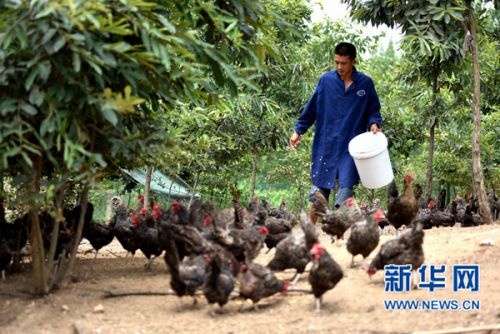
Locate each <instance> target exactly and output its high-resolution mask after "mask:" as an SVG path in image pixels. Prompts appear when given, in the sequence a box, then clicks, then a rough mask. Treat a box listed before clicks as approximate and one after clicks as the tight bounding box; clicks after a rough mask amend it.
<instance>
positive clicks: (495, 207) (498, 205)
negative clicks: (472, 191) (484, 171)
mask: <svg viewBox="0 0 500 334" xmlns="http://www.w3.org/2000/svg"><path fill="white" fill-rule="evenodd" d="M487 195H488V205H489V207H490V214H491V219H493V221H495V220H497V219H498V217H499V214H500V212H499V211H500V202H499V201H498V198H497V197H496V196H495V193H494V192H489V193H488V194H487Z"/></svg>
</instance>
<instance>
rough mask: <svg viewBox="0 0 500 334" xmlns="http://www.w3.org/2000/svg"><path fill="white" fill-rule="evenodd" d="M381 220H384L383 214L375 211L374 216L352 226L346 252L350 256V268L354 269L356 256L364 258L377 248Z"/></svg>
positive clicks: (369, 216) (380, 211)
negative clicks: (359, 255)
mask: <svg viewBox="0 0 500 334" xmlns="http://www.w3.org/2000/svg"><path fill="white" fill-rule="evenodd" d="M383 218H385V215H384V212H383V211H382V210H381V209H377V210H376V211H375V213H374V214H372V215H368V216H366V218H365V219H363V220H361V221H359V222H356V223H354V225H352V227H351V234H350V235H349V239H347V251H348V252H349V253H351V255H352V260H351V267H354V257H355V256H356V255H358V254H361V255H363V258H366V257H367V256H368V255H370V253H371V252H372V251H373V250H374V249H375V248H377V245H378V243H379V240H380V232H379V228H378V222H379V221H380V220H381V219H383Z"/></svg>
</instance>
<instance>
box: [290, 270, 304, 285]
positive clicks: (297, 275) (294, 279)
mask: <svg viewBox="0 0 500 334" xmlns="http://www.w3.org/2000/svg"><path fill="white" fill-rule="evenodd" d="M301 275H302V274H301V273H299V272H296V273H295V275H293V277H292V281H291V283H290V286H295V284H297V282H298V281H299V280H300V276H301Z"/></svg>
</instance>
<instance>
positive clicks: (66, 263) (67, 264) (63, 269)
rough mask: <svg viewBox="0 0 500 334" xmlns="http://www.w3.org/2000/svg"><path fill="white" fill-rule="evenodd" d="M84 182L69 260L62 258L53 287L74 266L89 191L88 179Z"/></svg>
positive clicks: (59, 283)
mask: <svg viewBox="0 0 500 334" xmlns="http://www.w3.org/2000/svg"><path fill="white" fill-rule="evenodd" d="M84 182H85V184H84V186H83V190H82V193H81V195H80V203H79V204H80V205H81V211H80V217H79V220H78V226H77V228H76V232H75V235H74V236H73V239H72V243H71V246H70V249H71V253H70V258H69V260H63V262H62V264H61V266H60V268H59V270H58V271H57V273H56V275H55V277H54V280H53V286H52V287H55V288H58V287H59V286H60V285H61V283H62V282H63V280H64V278H65V277H66V276H67V274H71V272H72V271H73V267H74V266H75V261H76V253H77V251H78V246H79V245H80V241H81V240H82V232H83V224H84V221H85V213H86V212H87V195H88V192H89V182H90V181H89V180H87V181H84ZM62 255H65V254H62Z"/></svg>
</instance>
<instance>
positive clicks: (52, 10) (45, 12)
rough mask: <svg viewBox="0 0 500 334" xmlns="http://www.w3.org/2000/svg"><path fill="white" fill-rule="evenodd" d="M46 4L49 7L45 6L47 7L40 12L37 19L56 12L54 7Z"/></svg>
mask: <svg viewBox="0 0 500 334" xmlns="http://www.w3.org/2000/svg"><path fill="white" fill-rule="evenodd" d="M46 6H47V7H45V9H43V10H42V11H41V12H40V13H38V14H37V15H36V16H35V19H41V18H43V17H45V16H47V15H49V14H51V13H53V12H54V9H53V8H52V7H51V6H49V5H48V4H46Z"/></svg>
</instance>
